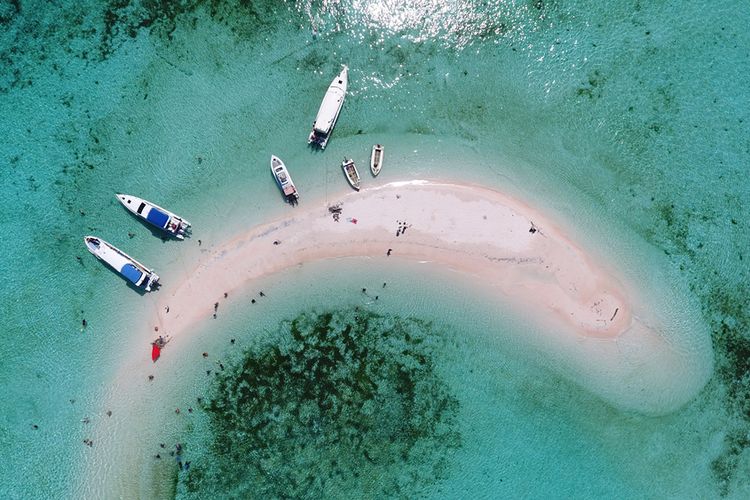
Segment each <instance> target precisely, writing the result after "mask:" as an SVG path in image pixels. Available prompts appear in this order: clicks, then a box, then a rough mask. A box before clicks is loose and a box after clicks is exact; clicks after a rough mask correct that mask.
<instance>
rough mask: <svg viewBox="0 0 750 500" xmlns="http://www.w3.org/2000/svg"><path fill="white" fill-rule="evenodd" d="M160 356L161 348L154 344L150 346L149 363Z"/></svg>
mask: <svg viewBox="0 0 750 500" xmlns="http://www.w3.org/2000/svg"><path fill="white" fill-rule="evenodd" d="M160 355H161V347H159V346H158V345H156V344H152V347H151V361H153V362H156V360H157V359H159V356H160Z"/></svg>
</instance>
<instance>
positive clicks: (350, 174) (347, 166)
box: [341, 158, 359, 191]
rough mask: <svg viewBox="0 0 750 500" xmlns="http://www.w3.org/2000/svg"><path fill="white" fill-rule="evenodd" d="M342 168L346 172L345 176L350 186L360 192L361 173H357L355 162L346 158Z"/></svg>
mask: <svg viewBox="0 0 750 500" xmlns="http://www.w3.org/2000/svg"><path fill="white" fill-rule="evenodd" d="M341 168H342V169H343V170H344V175H345V176H346V180H347V181H349V184H350V185H351V186H352V187H353V188H354V189H356V190H357V191H359V172H357V167H356V166H355V165H354V160H347V159H346V158H344V161H342V162H341Z"/></svg>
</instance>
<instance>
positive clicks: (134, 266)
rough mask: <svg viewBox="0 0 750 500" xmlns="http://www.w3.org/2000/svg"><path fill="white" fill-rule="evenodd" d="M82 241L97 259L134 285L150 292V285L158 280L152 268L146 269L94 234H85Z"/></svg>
mask: <svg viewBox="0 0 750 500" xmlns="http://www.w3.org/2000/svg"><path fill="white" fill-rule="evenodd" d="M83 241H84V242H85V243H86V248H88V249H89V252H91V253H93V254H94V255H95V256H96V258H97V259H99V260H103V261H104V262H106V263H107V264H108V265H109V266H110V267H111V268H112V269H114V270H115V271H117V272H118V273H120V274H121V275H122V276H123V277H125V279H127V280H128V281H130V282H131V283H133V284H134V285H135V286H137V287H140V288H143V289H144V290H146V291H147V292H150V291H151V286H152V285H154V284H156V283H157V282H158V281H159V275H157V274H156V273H155V272H154V271H153V270H150V269H148V268H147V267H146V266H144V265H143V264H141V263H140V262H138V261H137V260H135V259H134V258H133V257H131V256H130V255H128V254H126V253H125V252H123V251H122V250H120V249H119V248H117V247H115V246H113V245H111V244H109V243H107V242H106V241H104V240H103V239H101V238H97V237H96V236H86V237H85V238H84V239H83Z"/></svg>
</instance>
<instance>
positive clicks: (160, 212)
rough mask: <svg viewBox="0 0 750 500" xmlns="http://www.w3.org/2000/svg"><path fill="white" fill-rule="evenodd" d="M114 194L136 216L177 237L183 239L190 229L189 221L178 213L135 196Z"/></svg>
mask: <svg viewBox="0 0 750 500" xmlns="http://www.w3.org/2000/svg"><path fill="white" fill-rule="evenodd" d="M115 196H116V197H117V199H118V200H119V201H120V203H122V205H123V206H124V207H125V208H127V209H128V210H130V211H131V212H132V213H133V214H135V215H136V216H137V217H140V218H141V219H143V220H145V221H146V222H148V223H149V224H152V225H154V226H156V227H158V228H159V229H161V230H162V231H165V232H167V233H169V234H171V235H172V236H174V237H175V238H177V239H180V240H182V239H185V234H186V232H187V230H188V229H190V222H188V221H186V220H185V219H183V218H182V217H180V216H179V215H176V214H173V213H172V212H170V211H169V210H167V209H165V208H161V207H160V206H159V205H155V204H153V203H151V202H150V201H146V200H143V199H141V198H138V197H137V196H131V195H129V194H121V193H118V194H116V195H115Z"/></svg>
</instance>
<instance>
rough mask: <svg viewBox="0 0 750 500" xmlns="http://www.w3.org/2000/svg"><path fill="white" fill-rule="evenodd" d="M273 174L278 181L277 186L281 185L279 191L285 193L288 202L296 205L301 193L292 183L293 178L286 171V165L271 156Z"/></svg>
mask: <svg viewBox="0 0 750 500" xmlns="http://www.w3.org/2000/svg"><path fill="white" fill-rule="evenodd" d="M271 172H272V173H273V176H274V178H275V179H276V184H278V185H279V189H281V192H282V193H284V198H285V199H286V201H287V202H289V203H290V204H292V205H294V204H296V203H297V201H298V200H299V193H298V192H297V188H296V187H295V186H294V182H292V178H291V177H290V176H289V171H288V170H287V169H286V165H284V162H283V161H281V160H280V159H279V158H278V157H277V156H274V155H271Z"/></svg>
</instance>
